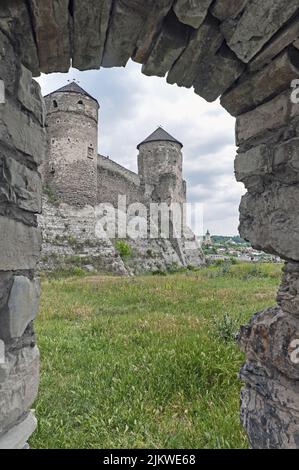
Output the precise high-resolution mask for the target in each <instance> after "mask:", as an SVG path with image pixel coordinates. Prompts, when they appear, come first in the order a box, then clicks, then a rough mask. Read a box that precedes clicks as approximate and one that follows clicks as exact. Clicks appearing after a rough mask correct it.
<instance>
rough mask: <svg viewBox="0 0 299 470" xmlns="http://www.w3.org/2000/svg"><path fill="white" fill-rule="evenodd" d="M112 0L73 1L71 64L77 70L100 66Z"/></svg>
mask: <svg viewBox="0 0 299 470" xmlns="http://www.w3.org/2000/svg"><path fill="white" fill-rule="evenodd" d="M111 8H112V0H108V1H107V0H88V1H85V2H82V1H81V0H74V2H73V19H74V35H73V44H74V45H73V47H74V51H73V62H72V65H73V67H74V68H76V69H79V70H88V69H99V68H100V66H101V62H102V58H103V53H104V45H105V40H106V34H107V29H108V24H109V18H110V11H111Z"/></svg>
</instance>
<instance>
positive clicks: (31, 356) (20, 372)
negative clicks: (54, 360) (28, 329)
mask: <svg viewBox="0 0 299 470" xmlns="http://www.w3.org/2000/svg"><path fill="white" fill-rule="evenodd" d="M5 361H6V362H5V364H1V365H0V435H1V434H2V433H3V432H4V431H6V430H7V429H9V428H10V427H11V426H12V425H13V424H14V423H15V422H16V421H18V420H19V419H20V417H22V416H23V415H24V414H25V413H27V410H28V409H29V408H30V406H31V405H32V403H33V402H34V400H35V399H36V397H37V392H38V381H39V352H38V349H37V347H36V346H35V347H33V348H31V347H26V348H22V349H19V350H16V351H14V352H11V353H8V354H6V357H5Z"/></svg>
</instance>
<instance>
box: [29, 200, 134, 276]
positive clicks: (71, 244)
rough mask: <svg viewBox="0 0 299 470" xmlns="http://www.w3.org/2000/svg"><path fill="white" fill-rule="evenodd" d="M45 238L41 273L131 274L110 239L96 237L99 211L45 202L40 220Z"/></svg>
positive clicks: (89, 207) (40, 264)
mask: <svg viewBox="0 0 299 470" xmlns="http://www.w3.org/2000/svg"><path fill="white" fill-rule="evenodd" d="M38 223H39V226H40V228H41V230H42V234H43V243H42V253H41V257H40V260H39V264H38V268H39V269H40V270H49V271H53V270H57V269H62V270H63V269H64V270H69V269H72V268H81V269H84V270H87V271H99V272H103V273H112V274H118V275H127V274H128V271H127V269H126V267H125V265H124V263H123V261H122V259H121V258H120V256H119V254H118V253H117V251H116V249H115V247H114V245H113V243H112V242H111V241H110V240H109V238H107V237H105V238H101V239H100V238H98V237H97V236H96V215H95V208H94V207H92V206H87V205H86V206H85V207H83V208H75V207H72V206H69V205H68V204H65V203H61V204H59V205H53V204H51V203H49V202H48V200H47V197H44V198H43V213H42V215H39V217H38Z"/></svg>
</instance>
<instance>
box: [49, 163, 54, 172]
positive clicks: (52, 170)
mask: <svg viewBox="0 0 299 470" xmlns="http://www.w3.org/2000/svg"><path fill="white" fill-rule="evenodd" d="M50 173H51V174H52V175H54V174H55V168H54V165H53V163H51V164H50Z"/></svg>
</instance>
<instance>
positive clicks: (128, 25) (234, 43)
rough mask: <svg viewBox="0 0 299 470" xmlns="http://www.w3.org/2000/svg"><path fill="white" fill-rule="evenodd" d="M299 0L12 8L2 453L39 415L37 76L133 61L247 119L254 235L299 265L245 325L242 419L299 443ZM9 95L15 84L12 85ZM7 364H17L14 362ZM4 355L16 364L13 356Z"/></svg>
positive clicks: (2, 39)
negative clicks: (297, 84) (35, 406)
mask: <svg viewBox="0 0 299 470" xmlns="http://www.w3.org/2000/svg"><path fill="white" fill-rule="evenodd" d="M298 37H299V7H298V0H276V1H275V2H273V0H265V1H263V2H258V1H256V0H214V1H213V0H204V1H202V0H162V1H159V2H146V1H144V0H114V1H112V0H109V1H105V0H101V1H93V0H88V1H86V2H84V3H83V2H80V1H79V0H60V1H58V0H47V1H44V0H13V1H7V0H5V1H3V2H2V3H1V6H0V59H1V60H0V84H3V83H4V87H5V100H4V99H3V98H4V97H3V96H1V98H2V104H0V312H1V313H0V338H1V341H2V343H3V342H4V343H5V362H4V363H2V364H1V365H0V402H1V409H0V448H3V447H16V448H22V447H24V446H25V444H26V441H27V439H28V437H29V436H30V434H31V433H32V432H33V430H34V428H35V426H36V422H35V418H34V417H33V415H32V414H31V413H30V412H28V409H29V408H30V406H31V404H32V402H33V400H34V399H35V396H36V393H37V388H38V349H37V347H36V346H35V339H34V332H33V328H32V320H33V318H34V317H35V315H36V313H37V310H38V297H39V286H38V283H37V282H36V280H35V278H34V270H35V266H36V262H37V259H38V255H39V251H40V245H41V237H40V233H39V230H38V228H37V222H36V214H37V213H39V212H40V211H41V178H40V174H39V172H38V167H39V165H40V164H41V162H42V160H43V157H44V151H45V129H44V109H43V102H42V99H41V95H40V91H39V87H38V85H37V84H36V83H35V82H34V81H32V74H33V75H38V74H39V73H40V72H45V73H50V72H54V71H60V72H64V71H67V70H68V69H69V67H70V64H71V61H72V65H73V67H76V68H78V69H80V70H87V69H91V68H99V67H100V66H104V67H113V66H124V65H125V64H126V63H127V61H128V59H129V58H130V57H132V58H133V60H135V61H137V62H140V63H142V64H143V72H144V73H145V74H146V75H157V76H165V75H166V74H167V73H168V75H167V80H168V82H169V83H177V84H178V85H179V86H185V87H191V86H193V87H194V90H195V92H196V93H198V94H199V95H200V96H202V97H204V98H205V99H207V100H208V101H213V100H215V99H216V98H217V97H218V96H220V95H222V98H221V102H222V105H223V106H224V108H225V109H227V110H228V112H230V113H231V114H233V115H234V116H236V117H237V127H236V138H237V145H238V146H239V152H238V156H237V158H236V163H235V169H236V177H237V179H238V180H239V181H243V182H244V184H245V185H246V188H247V191H248V192H247V194H246V195H245V196H244V198H243V199H242V202H241V206H240V213H241V217H240V221H241V224H240V232H241V235H242V236H244V237H245V238H247V239H248V240H249V241H250V242H251V243H252V245H253V246H254V247H256V248H260V249H263V250H265V251H268V252H271V253H275V254H277V255H279V256H281V257H282V258H284V259H285V260H286V266H285V271H284V275H283V281H282V285H281V288H280V290H279V293H278V305H279V306H277V307H273V308H270V309H268V310H266V311H265V312H262V313H259V314H258V315H256V316H255V317H254V318H253V320H252V322H251V323H250V325H248V326H247V327H245V328H243V329H242V332H241V345H242V348H243V349H244V351H245V352H246V357H247V361H246V364H245V365H244V367H243V368H242V372H241V377H242V380H243V381H244V387H243V391H242V396H241V418H242V422H243V424H244V426H245V428H246V430H247V433H248V436H249V440H250V443H251V446H252V447H254V448H298V447H299V382H298V380H299V365H298V355H297V352H298V344H299V322H298V315H299V304H298V296H299V294H298V291H299V234H298V231H299V227H298V220H299V213H298V209H297V205H296V202H297V201H298V196H299V190H298V183H299V170H298V168H299V164H298V161H299V150H298V144H299V105H298V104H296V101H297V100H296V99H295V98H296V96H295V94H293V97H294V100H293V101H292V100H291V91H290V83H291V81H292V80H293V79H296V78H299V58H298V56H299V50H298V48H299V40H298ZM1 89H2V85H1V87H0V90H1ZM2 359H3V358H2ZM2 362H3V361H2Z"/></svg>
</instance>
